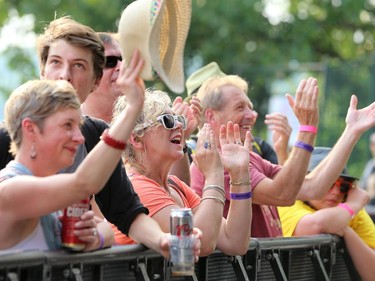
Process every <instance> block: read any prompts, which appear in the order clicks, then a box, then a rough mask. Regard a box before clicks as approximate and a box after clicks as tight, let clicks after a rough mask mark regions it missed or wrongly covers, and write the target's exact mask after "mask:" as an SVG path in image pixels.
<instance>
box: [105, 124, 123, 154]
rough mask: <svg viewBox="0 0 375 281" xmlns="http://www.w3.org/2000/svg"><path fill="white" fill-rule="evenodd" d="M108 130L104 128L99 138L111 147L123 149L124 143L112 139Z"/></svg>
mask: <svg viewBox="0 0 375 281" xmlns="http://www.w3.org/2000/svg"><path fill="white" fill-rule="evenodd" d="M108 132H109V130H108V129H105V130H104V132H103V134H102V135H101V137H100V139H101V140H103V141H104V142H105V143H106V144H107V145H108V146H110V147H112V148H115V149H120V150H124V149H125V147H126V143H125V142H122V141H118V140H116V139H114V138H113V137H111V136H110V135H109V133H108Z"/></svg>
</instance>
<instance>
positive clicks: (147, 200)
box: [112, 174, 201, 245]
mask: <svg viewBox="0 0 375 281" xmlns="http://www.w3.org/2000/svg"><path fill="white" fill-rule="evenodd" d="M169 177H170V178H171V179H172V180H173V181H174V182H175V183H176V184H177V185H178V187H175V186H174V185H171V184H170V185H169V186H170V187H173V188H174V189H175V190H176V191H177V192H178V194H179V195H180V197H181V199H182V201H183V203H184V207H186V208H191V209H194V208H195V207H197V206H198V205H199V204H200V201H201V198H200V197H199V196H198V195H197V194H196V193H195V191H194V190H192V189H191V188H190V187H189V186H187V185H186V184H185V183H184V182H183V181H181V180H180V179H179V178H177V177H176V176H169ZM129 178H130V180H131V182H132V184H133V188H134V190H135V192H137V193H138V196H139V198H140V199H141V202H142V204H143V205H144V206H145V207H146V208H148V210H149V212H150V213H149V214H148V215H149V216H150V217H152V216H153V215H154V214H156V213H157V212H159V211H160V210H161V209H163V208H165V207H167V206H170V205H176V202H175V201H174V200H173V198H171V197H170V196H169V194H168V193H167V191H166V190H165V189H164V188H162V187H160V185H159V184H158V183H157V182H155V181H154V180H151V179H149V178H147V177H145V176H143V175H132V174H130V175H129ZM112 229H113V231H114V232H115V240H116V243H117V244H120V245H123V244H135V243H136V242H135V241H134V240H132V239H131V238H130V237H128V236H126V235H125V234H123V233H122V232H121V231H119V230H118V229H117V227H116V226H115V225H112Z"/></svg>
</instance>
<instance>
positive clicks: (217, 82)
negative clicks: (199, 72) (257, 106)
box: [197, 75, 248, 123]
mask: <svg viewBox="0 0 375 281" xmlns="http://www.w3.org/2000/svg"><path fill="white" fill-rule="evenodd" d="M224 86H235V87H237V88H239V89H240V90H241V91H243V92H244V93H245V94H247V91H248V83H247V82H246V81H245V80H244V79H242V78H241V77H240V76H238V75H226V76H216V77H213V78H210V79H208V80H207V81H205V82H204V83H203V84H202V86H201V87H200V88H199V90H198V93H197V97H198V98H199V100H200V101H201V105H202V123H204V122H205V117H204V116H205V114H204V113H205V111H206V110H207V109H208V108H212V109H214V110H221V109H222V108H223V107H224V106H225V100H224V96H223V92H222V91H221V89H222V88H223V87H224Z"/></svg>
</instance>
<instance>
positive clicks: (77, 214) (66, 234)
mask: <svg viewBox="0 0 375 281" xmlns="http://www.w3.org/2000/svg"><path fill="white" fill-rule="evenodd" d="M89 208H90V198H87V199H84V200H81V201H79V202H77V203H75V204H73V205H71V206H69V207H67V208H65V209H64V214H63V219H62V230H61V244H62V246H63V247H64V248H66V249H69V250H71V251H81V250H82V249H83V248H84V247H85V242H84V241H82V240H80V239H79V238H78V237H77V236H75V235H74V229H75V223H76V222H79V221H80V220H81V216H82V215H83V214H84V213H85V212H86V211H88V210H89Z"/></svg>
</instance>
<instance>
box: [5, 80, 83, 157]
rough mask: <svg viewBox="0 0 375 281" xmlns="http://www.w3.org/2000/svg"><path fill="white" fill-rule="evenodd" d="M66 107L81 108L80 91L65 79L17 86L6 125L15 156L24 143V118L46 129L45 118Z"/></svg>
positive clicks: (31, 82)
mask: <svg viewBox="0 0 375 281" xmlns="http://www.w3.org/2000/svg"><path fill="white" fill-rule="evenodd" d="M65 108H74V109H79V108H80V102H79V100H78V97H77V94H76V91H75V90H74V88H73V86H72V85H71V84H70V83H69V82H67V81H64V80H57V81H51V80H33V81H29V82H26V83H24V84H23V85H21V86H19V87H18V88H17V89H15V90H14V91H13V92H12V94H11V95H10V97H9V98H8V100H7V102H6V103H5V107H4V118H5V127H6V129H7V131H8V133H9V136H10V138H11V141H12V143H11V149H10V152H11V153H12V154H13V155H15V154H16V153H17V151H18V149H19V148H20V146H21V143H22V137H23V136H22V120H24V119H25V118H30V119H31V120H33V121H34V122H35V123H36V124H37V126H38V127H39V129H40V130H41V131H43V125H44V120H45V119H46V118H47V117H49V116H50V115H52V114H53V113H55V112H57V111H59V110H61V109H65Z"/></svg>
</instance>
